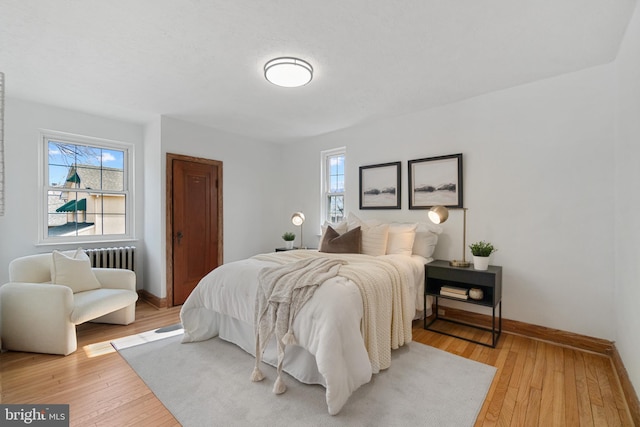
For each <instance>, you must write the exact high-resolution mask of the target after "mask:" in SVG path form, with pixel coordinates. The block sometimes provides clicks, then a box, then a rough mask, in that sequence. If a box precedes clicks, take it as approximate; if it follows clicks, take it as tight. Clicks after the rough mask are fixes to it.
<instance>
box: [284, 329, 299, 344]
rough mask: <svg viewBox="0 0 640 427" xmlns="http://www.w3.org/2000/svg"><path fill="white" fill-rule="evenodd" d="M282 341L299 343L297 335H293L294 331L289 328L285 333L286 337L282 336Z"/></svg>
mask: <svg viewBox="0 0 640 427" xmlns="http://www.w3.org/2000/svg"><path fill="white" fill-rule="evenodd" d="M282 343H283V344H284V345H296V344H298V341H296V337H295V335H293V331H292V330H291V329H289V332H287V333H286V334H284V337H282Z"/></svg>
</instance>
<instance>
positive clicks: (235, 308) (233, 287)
mask: <svg viewBox="0 0 640 427" xmlns="http://www.w3.org/2000/svg"><path fill="white" fill-rule="evenodd" d="M277 255H278V257H282V259H283V260H284V259H290V260H291V261H292V262H293V261H296V260H299V259H300V258H301V257H306V256H322V254H320V253H317V252H314V251H289V252H280V253H278V254H277ZM328 256H335V255H328ZM352 256H353V255H350V257H352ZM358 257H361V258H362V260H366V258H367V257H369V256H368V255H358ZM369 258H373V257H369ZM376 258H377V259H386V260H388V261H389V262H390V263H392V264H393V265H394V266H395V267H396V268H397V269H398V270H399V272H400V276H401V277H402V279H403V286H406V287H407V292H406V294H407V295H415V298H411V301H408V303H405V304H403V307H405V310H408V313H405V315H409V316H411V317H413V315H414V312H415V310H416V308H418V309H420V308H422V298H423V295H424V264H425V263H426V262H427V261H428V260H425V259H424V258H422V257H419V256H415V255H414V256H411V257H409V256H402V255H385V256H383V257H376ZM266 259H269V257H267V258H265V259H262V260H261V259H259V258H249V259H245V260H242V261H236V262H231V263H228V264H224V265H222V266H220V267H218V268H217V269H215V270H213V271H212V272H211V273H209V274H208V275H207V276H205V277H204V278H203V279H202V280H201V281H200V283H199V284H198V286H197V287H196V289H195V290H194V291H193V292H192V293H191V295H190V296H189V298H188V299H187V301H186V302H185V303H184V305H183V306H182V310H181V312H180V316H181V320H182V324H183V327H184V330H185V332H184V339H183V342H192V341H203V340H206V339H209V338H212V337H215V336H218V335H220V336H221V338H224V339H227V340H230V341H232V342H235V343H236V344H238V345H239V346H240V347H242V348H243V349H244V350H245V351H247V352H249V353H251V354H254V355H255V346H253V347H254V348H252V344H254V343H255V337H254V336H253V331H254V328H253V325H254V314H255V310H254V307H255V295H256V289H257V286H258V283H257V278H258V273H259V271H260V270H261V269H262V268H264V267H270V266H274V265H277V264H278V263H275V262H271V261H267V260H266ZM362 315H363V308H362V298H361V295H360V292H359V290H358V288H357V286H356V285H355V284H354V283H353V282H351V281H350V280H347V279H345V278H344V277H340V276H338V277H334V278H332V279H330V280H328V281H326V282H325V283H323V284H322V286H320V287H318V289H317V290H316V292H315V294H314V296H313V297H312V298H311V299H310V300H309V302H307V304H305V306H304V307H303V308H302V310H301V311H300V313H299V314H298V316H297V317H296V320H295V321H294V323H293V332H294V334H295V336H296V339H297V341H298V345H299V346H301V347H302V348H304V349H305V350H306V351H307V352H308V353H310V354H311V355H312V356H313V357H314V358H315V365H316V366H317V373H319V375H318V376H317V378H314V376H313V373H310V372H305V371H307V370H309V369H310V367H309V366H308V365H309V363H306V364H305V363H296V361H295V360H292V359H293V358H295V356H296V354H298V355H299V356H300V358H303V356H304V355H303V354H301V353H304V352H302V351H298V352H295V351H291V349H290V348H289V347H287V353H288V354H287V356H288V358H285V363H284V369H285V371H287V372H289V373H290V374H291V375H292V376H294V377H295V378H297V379H299V380H300V381H302V382H311V383H319V384H322V385H324V386H325V387H326V400H327V406H328V411H329V413H330V414H337V413H338V412H339V411H340V410H341V409H342V407H343V406H344V404H345V403H346V401H347V400H348V398H349V396H350V395H351V394H352V393H353V391H355V390H356V389H357V388H358V387H360V386H361V385H363V384H366V383H367V382H369V381H370V380H371V375H372V373H376V372H374V370H373V369H372V365H371V363H370V361H369V357H368V354H367V350H366V348H365V345H364V341H363V338H362V334H361V319H362ZM230 325H231V326H230ZM230 330H232V332H229V331H230ZM246 335H250V336H246ZM212 357H215V355H212ZM264 360H265V361H268V360H269V357H268V356H267V355H265V359H264ZM313 368H314V369H315V366H314V367H313ZM250 373H251V371H250V370H248V371H247V387H251V386H252V385H253V384H252V383H251V382H250V381H249V375H250Z"/></svg>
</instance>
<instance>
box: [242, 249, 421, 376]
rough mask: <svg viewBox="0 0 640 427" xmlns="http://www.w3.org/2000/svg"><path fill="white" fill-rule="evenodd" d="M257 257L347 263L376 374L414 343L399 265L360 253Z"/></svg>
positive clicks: (345, 267) (345, 268) (281, 261)
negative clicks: (357, 292) (393, 353)
mask: <svg viewBox="0 0 640 427" xmlns="http://www.w3.org/2000/svg"><path fill="white" fill-rule="evenodd" d="M254 258H256V259H260V260H263V261H270V262H276V263H279V264H281V265H285V266H286V265H287V264H289V263H292V262H296V261H297V260H309V259H334V260H341V261H343V262H346V264H345V265H343V266H342V267H340V274H339V275H340V276H342V277H345V278H347V279H349V280H351V281H352V282H353V283H355V285H356V286H357V287H358V289H359V290H360V294H361V296H362V303H363V321H362V325H361V331H362V337H363V339H364V343H365V347H366V349H367V352H368V354H369V361H370V362H371V369H372V372H373V373H378V372H379V371H380V370H383V369H387V368H389V366H391V350H392V349H397V348H399V347H400V346H403V345H404V344H407V343H409V342H411V339H412V334H411V322H412V320H413V315H414V313H413V312H410V311H411V310H409V309H408V308H407V307H408V306H410V305H411V304H410V301H411V298H413V296H412V295H409V291H408V289H407V286H406V285H405V284H406V281H407V280H408V278H407V277H406V276H405V275H404V274H403V273H401V270H400V269H399V268H398V267H396V265H395V264H394V263H393V262H392V261H390V260H388V259H384V258H379V257H374V256H368V255H361V254H329V253H319V252H314V251H289V252H279V253H275V254H261V255H256V256H255V257H254Z"/></svg>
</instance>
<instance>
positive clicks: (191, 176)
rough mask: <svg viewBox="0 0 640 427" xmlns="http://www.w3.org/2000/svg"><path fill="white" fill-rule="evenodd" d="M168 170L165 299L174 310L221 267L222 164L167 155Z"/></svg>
mask: <svg viewBox="0 0 640 427" xmlns="http://www.w3.org/2000/svg"><path fill="white" fill-rule="evenodd" d="M169 170H170V171H171V172H170V174H171V178H172V179H171V189H170V191H169V193H170V195H171V200H167V204H168V205H169V204H170V205H171V215H170V216H171V239H170V245H171V248H169V249H170V252H171V253H172V257H171V258H172V259H171V268H170V269H168V270H171V271H172V276H169V275H168V276H167V277H168V278H169V281H172V283H173V286H172V289H171V290H169V289H167V297H168V300H169V304H170V305H174V306H175V305H180V304H183V303H184V302H185V300H186V299H187V297H188V296H189V294H190V293H191V291H193V289H194V288H195V287H196V285H197V284H198V282H199V281H200V279H202V278H203V277H204V276H205V275H206V274H208V273H209V272H210V271H211V270H213V269H214V268H216V267H217V266H219V265H220V264H221V263H222V218H221V216H222V163H221V162H218V161H215V160H207V159H198V158H192V157H186V156H178V155H170V154H168V155H167V173H168V174H169ZM168 222H169V221H168ZM168 240H169V239H168ZM168 243H169V242H168Z"/></svg>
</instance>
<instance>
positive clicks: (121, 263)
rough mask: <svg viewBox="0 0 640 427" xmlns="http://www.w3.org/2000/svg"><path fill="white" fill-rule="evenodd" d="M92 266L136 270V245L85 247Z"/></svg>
mask: <svg viewBox="0 0 640 427" xmlns="http://www.w3.org/2000/svg"><path fill="white" fill-rule="evenodd" d="M84 251H85V252H86V254H87V255H88V256H89V259H90V260H91V266H92V267H97V268H124V269H127V270H132V271H135V261H136V247H135V246H122V247H119V248H96V249H85V250H84Z"/></svg>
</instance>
